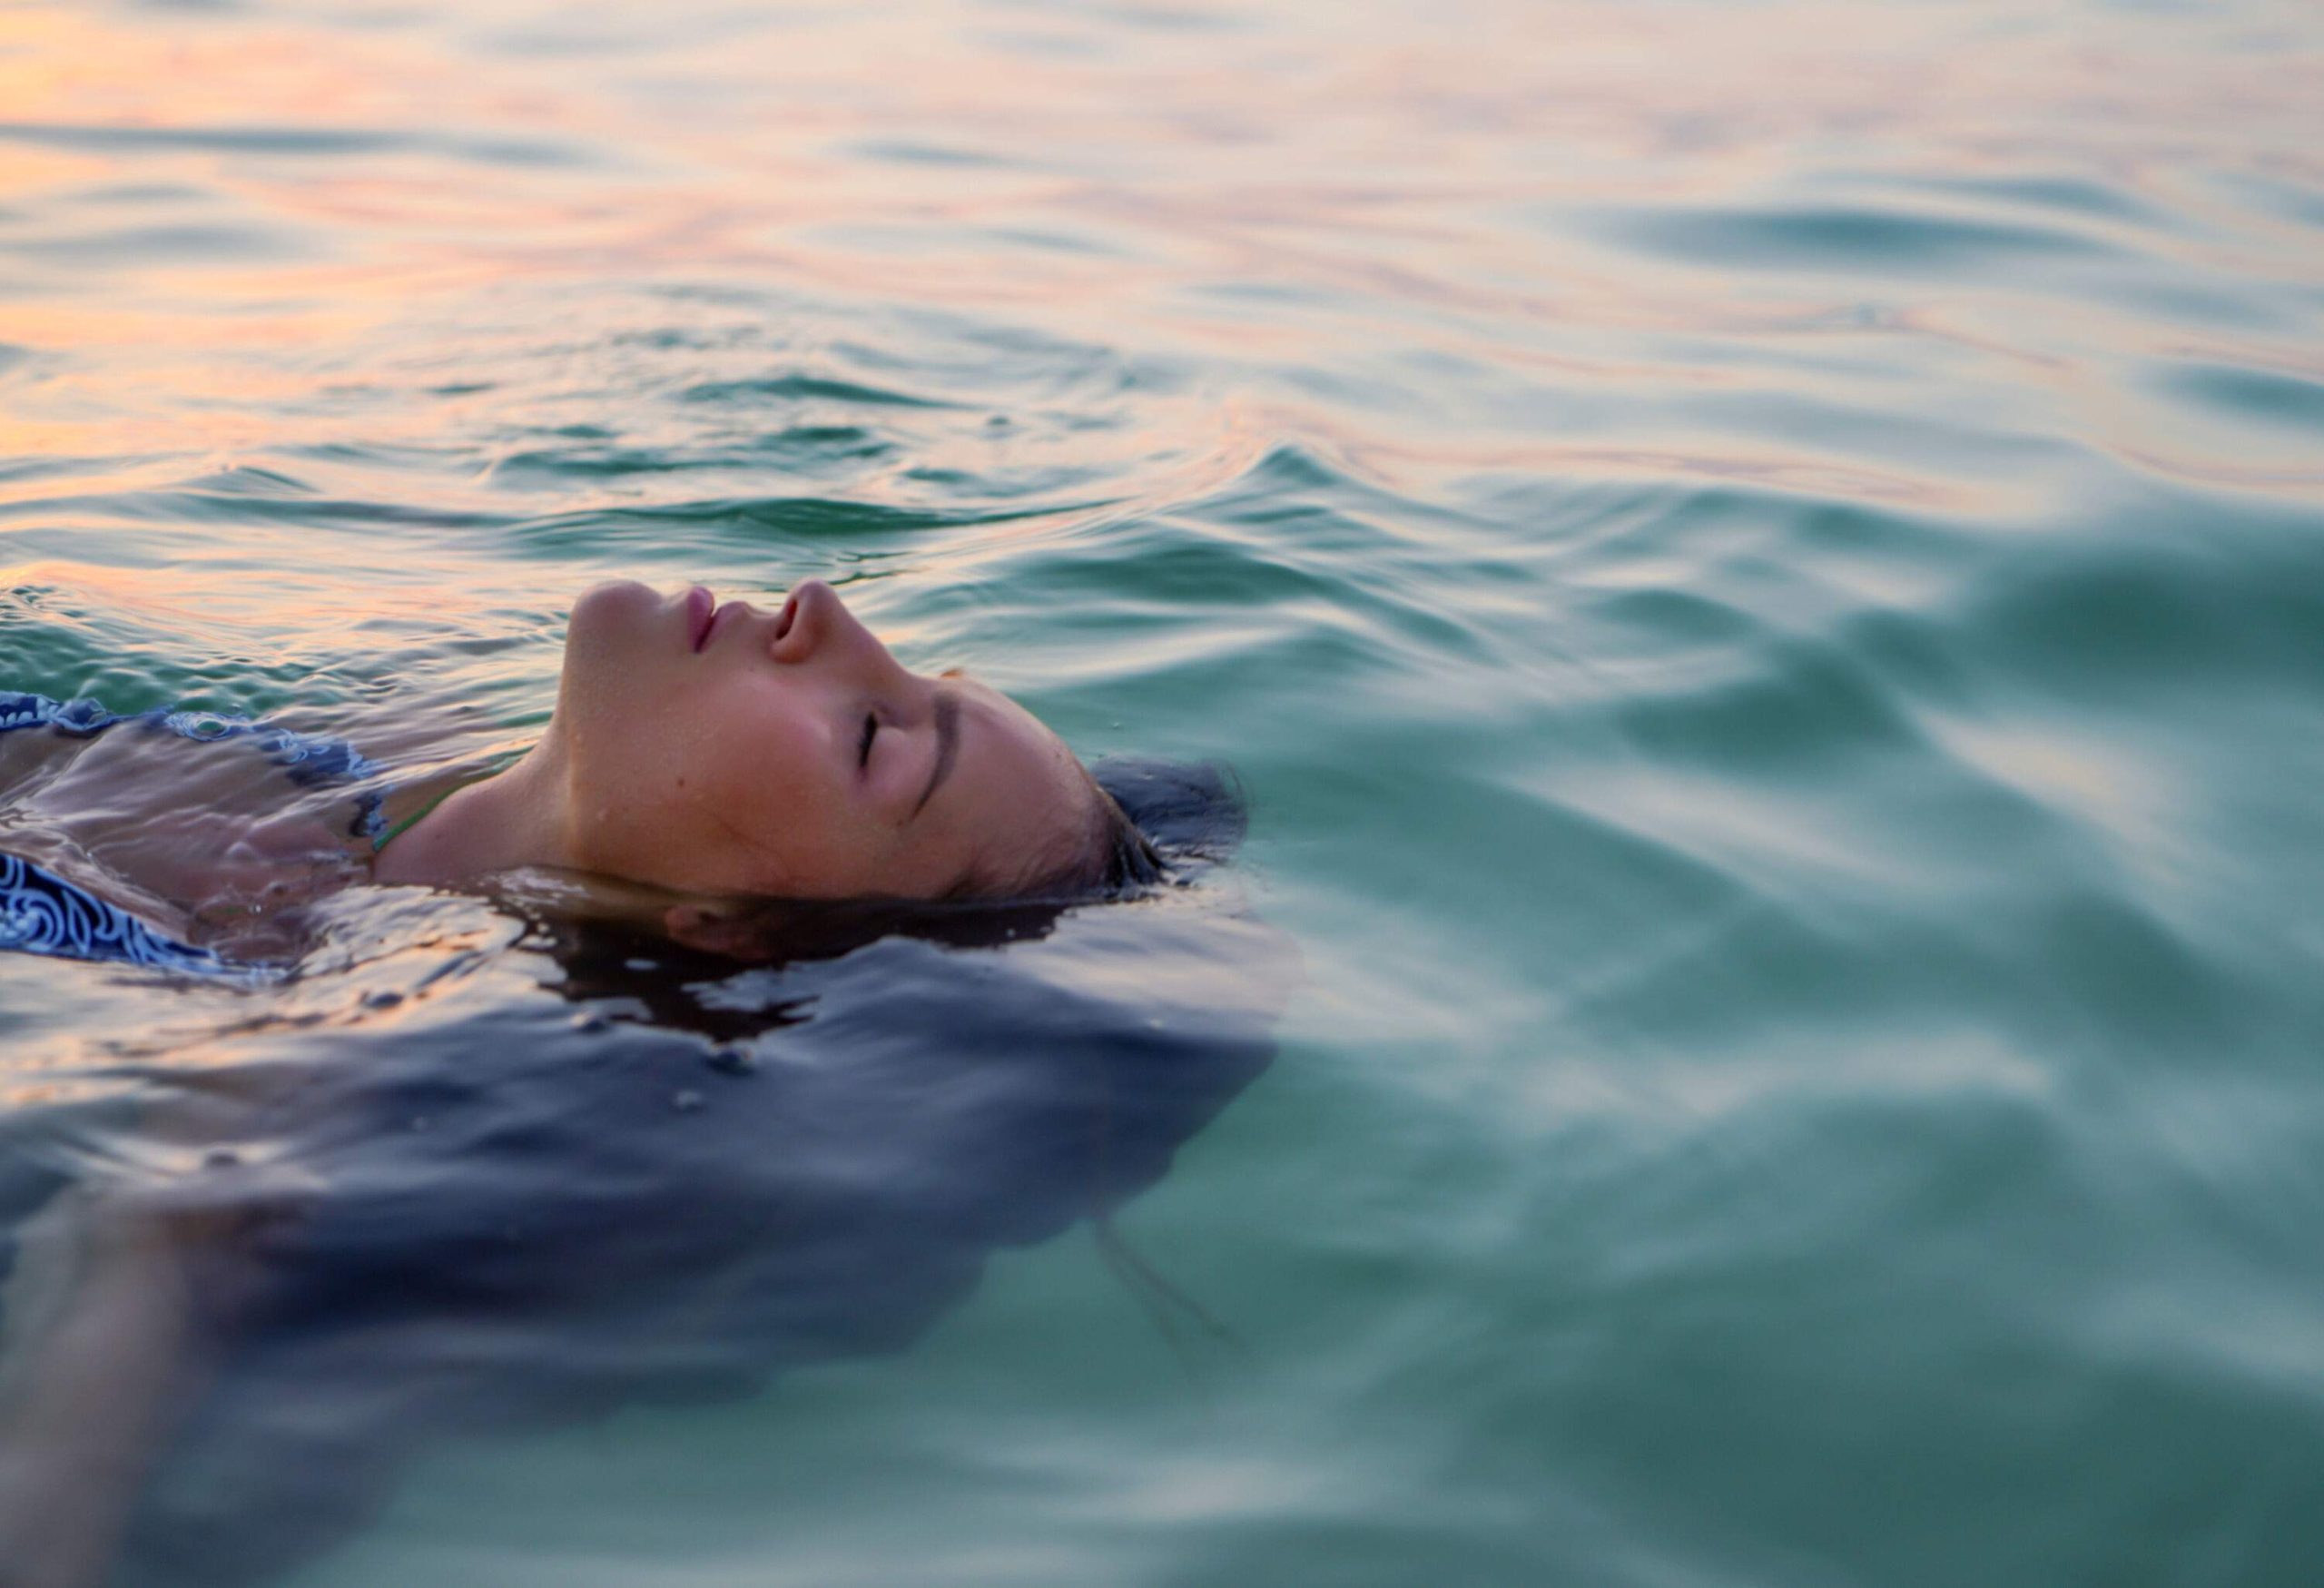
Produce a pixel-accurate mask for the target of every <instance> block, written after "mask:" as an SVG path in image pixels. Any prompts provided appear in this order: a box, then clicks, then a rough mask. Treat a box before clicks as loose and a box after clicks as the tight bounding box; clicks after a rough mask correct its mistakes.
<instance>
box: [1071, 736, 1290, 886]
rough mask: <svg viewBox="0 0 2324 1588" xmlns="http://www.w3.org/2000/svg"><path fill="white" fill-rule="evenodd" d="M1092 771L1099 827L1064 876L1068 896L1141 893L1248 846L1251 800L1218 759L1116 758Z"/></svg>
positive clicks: (1092, 767)
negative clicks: (1083, 851) (1086, 893)
mask: <svg viewBox="0 0 2324 1588" xmlns="http://www.w3.org/2000/svg"><path fill="white" fill-rule="evenodd" d="M1087 771H1088V775H1089V784H1090V789H1091V792H1092V793H1094V794H1096V795H1097V813H1096V815H1095V817H1094V821H1095V824H1096V827H1095V833H1094V837H1093V841H1092V843H1091V844H1090V848H1089V850H1088V852H1087V853H1086V855H1085V857H1084V859H1083V860H1082V862H1081V863H1079V864H1078V866H1077V867H1076V868H1075V869H1074V870H1073V871H1072V872H1071V873H1068V875H1067V876H1066V877H1064V878H1061V879H1059V881H1060V882H1061V883H1064V884H1065V887H1066V891H1067V892H1084V891H1086V892H1088V893H1099V894H1105V895H1108V896H1119V895H1121V894H1125V893H1136V892H1137V891H1138V890H1139V889H1142V888H1149V887H1152V886H1154V885H1155V884H1156V883H1160V882H1162V881H1164V880H1165V879H1168V878H1182V877H1183V875H1184V874H1185V873H1188V872H1190V871H1193V870H1196V869H1199V868H1200V867H1202V866H1205V865H1208V864H1212V863H1216V862H1218V861H1222V860H1224V859H1226V857H1227V856H1228V855H1229V854H1231V853H1234V852H1235V849H1236V846H1237V845H1239V844H1240V843H1242V842H1243V834H1244V832H1245V831H1246V828H1247V826H1248V824H1249V802H1248V801H1247V800H1246V798H1245V797H1244V794H1243V788H1242V784H1240V782H1238V781H1237V780H1236V776H1235V774H1233V773H1232V772H1230V771H1228V770H1227V769H1226V767H1224V766H1221V765H1219V764H1216V763H1215V762H1207V761H1194V762H1187V761H1157V760H1149V759H1147V758H1145V757H1143V756H1136V757H1133V756H1111V757H1108V759H1106V760H1103V761H1099V762H1097V763H1096V764H1093V765H1091V766H1089V767H1088V768H1087Z"/></svg>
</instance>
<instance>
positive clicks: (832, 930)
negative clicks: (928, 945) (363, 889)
mask: <svg viewBox="0 0 2324 1588" xmlns="http://www.w3.org/2000/svg"><path fill="white" fill-rule="evenodd" d="M1087 770H1088V774H1089V780H1090V783H1091V784H1092V785H1093V788H1092V794H1093V799H1092V802H1091V803H1092V806H1093V810H1092V814H1091V817H1090V826H1089V828H1088V838H1087V841H1086V843H1085V844H1084V845H1083V847H1081V848H1080V849H1079V850H1078V852H1077V853H1075V854H1074V855H1073V856H1072V858H1071V859H1070V861H1069V862H1068V863H1067V864H1066V865H1065V866H1063V867H1061V868H1058V869H1055V870H1052V871H1050V872H1048V873H1038V874H1036V875H1034V876H1033V877H1030V878H1029V879H1028V880H1027V881H1026V882H1025V883H1022V884H1021V885H1019V887H1018V888H1017V889H1016V890H1015V891H1014V892H1013V893H1009V894H1006V895H1002V896H999V897H996V896H994V895H993V894H991V893H974V894H969V893H964V894H962V895H960V896H956V897H953V898H949V899H931V900H911V899H837V900H812V899H763V900H757V901H735V902H734V907H732V908H729V909H723V910H721V911H720V912H717V914H716V916H715V918H714V919H713V920H708V921H705V922H700V923H697V924H696V926H695V927H694V928H693V929H692V931H691V932H690V936H691V939H692V940H693V942H694V943H695V945H696V946H697V947H698V949H699V950H700V952H702V953H703V954H704V956H705V959H704V965H705V966H708V965H711V964H714V963H715V962H732V961H734V960H743V961H746V962H754V963H762V964H763V963H770V962H776V963H789V962H801V961H808V960H822V959H830V958H833V957H835V956H837V955H840V954H844V953H847V952H851V951H852V950H854V949H856V948H860V947H862V946H863V945H864V944H866V943H870V942H877V941H878V940H880V939H881V938H884V937H895V936H901V937H910V938H919V939H922V940H924V941H928V942H940V943H945V944H948V945H950V946H953V947H959V948H975V947H991V946H995V945H998V944H1000V943H1003V942H1013V941H1016V940H1018V939H1021V938H1027V937H1039V936H1042V935H1045V934H1046V933H1047V932H1049V931H1050V930H1051V929H1052V928H1053V927H1054V925H1055V924H1056V922H1057V921H1058V919H1059V916H1060V915H1062V914H1063V913H1064V912H1067V911H1068V910H1070V909H1072V908H1074V907H1075V906H1077V905H1080V904H1086V903H1098V902H1106V901H1108V900H1120V899H1130V898H1136V897H1137V896H1138V895H1139V894H1141V893H1147V892H1149V891H1151V890H1153V889H1156V888H1158V887H1163V886H1166V885H1167V886H1171V887H1183V886H1188V885H1191V884H1192V883H1195V882H1196V881H1197V880H1198V879H1199V878H1200V877H1201V875H1202V874H1203V873H1205V872H1206V871H1208V870H1209V869H1210V868H1212V867H1213V866H1215V865H1217V864H1219V863H1222V862H1224V861H1225V860H1226V858H1227V857H1228V856H1230V855H1231V854H1233V853H1234V852H1235V850H1236V847H1237V846H1238V845H1240V844H1241V843H1242V841H1243V834H1244V832H1245V830H1246V826H1247V824H1248V816H1247V811H1248V806H1247V804H1246V800H1245V798H1244V794H1243V787H1242V784H1241V783H1240V782H1239V781H1238V780H1237V779H1236V776H1235V774H1233V773H1232V772H1230V771H1228V770H1227V769H1226V767H1224V766H1220V765H1218V764H1215V763H1209V762H1186V761H1160V760H1151V759H1147V758H1145V757H1131V756H1110V757H1108V758H1107V759H1105V760H1102V761H1098V762H1096V763H1094V764H1091V765H1090V766H1089V767H1088V769H1087ZM504 897H505V896H504ZM506 902H509V903H511V904H513V905H514V906H515V907H516V908H517V909H519V910H521V911H524V912H526V913H527V914H528V915H536V916H538V917H539V919H540V921H541V923H542V925H543V928H544V930H549V929H551V928H552V927H553V926H554V922H553V921H552V920H551V917H552V916H553V915H554V913H555V912H552V911H545V910H539V909H537V908H536V907H533V906H528V905H527V903H526V902H525V901H524V900H522V899H517V898H507V899H506ZM653 914H654V917H655V921H656V922H657V923H658V922H659V920H660V911H659V909H658V908H657V909H656V910H655V912H653ZM610 924H611V923H600V924H599V927H598V928H597V929H596V936H597V937H599V938H601V939H602V940H603V942H604V943H606V944H610V945H612V946H611V947H610V948H607V949H606V951H605V953H603V954H599V955H597V956H596V957H597V958H605V957H606V956H607V955H610V959H611V961H612V962H615V963H619V962H625V961H626V960H628V959H634V958H637V957H639V956H644V957H646V958H649V959H652V958H661V959H667V958H668V951H669V948H670V945H669V942H668V940H667V939H666V937H665V936H664V935H663V933H662V932H661V930H660V928H659V926H658V924H657V925H656V926H655V927H654V928H652V929H647V930H645V931H643V932H641V933H640V934H639V935H638V936H637V937H636V938H635V941H632V940H631V939H627V938H622V937H620V936H619V935H618V932H609V931H608V928H609V927H610ZM657 942H658V943H659V945H660V946H659V947H658V948H656V947H655V946H654V945H655V943H657ZM576 952H577V951H576ZM698 968H700V967H698ZM704 973H707V972H706V971H705V972H704ZM680 980H683V978H680Z"/></svg>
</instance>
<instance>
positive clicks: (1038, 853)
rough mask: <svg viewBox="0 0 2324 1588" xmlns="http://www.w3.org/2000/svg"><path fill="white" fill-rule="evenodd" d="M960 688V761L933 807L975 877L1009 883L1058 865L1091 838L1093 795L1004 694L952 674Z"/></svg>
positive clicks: (1049, 736) (1036, 722)
mask: <svg viewBox="0 0 2324 1588" xmlns="http://www.w3.org/2000/svg"><path fill="white" fill-rule="evenodd" d="M947 677H948V679H949V680H950V684H951V686H953V687H955V688H957V689H958V690H959V691H960V721H959V733H960V748H959V752H958V755H959V761H958V764H956V765H955V766H954V768H953V772H952V775H951V776H950V778H949V779H947V780H946V783H945V786H944V787H943V789H942V790H940V792H939V793H938V794H937V795H936V797H935V798H934V799H933V800H932V801H931V802H930V805H929V810H930V812H931V814H937V813H939V812H940V813H941V815H942V819H943V822H944V825H945V827H946V828H947V829H948V830H949V831H950V832H951V833H953V834H954V835H955V837H956V839H957V841H958V842H959V843H960V844H961V845H962V848H963V851H964V860H965V861H966V866H965V868H964V869H965V871H966V873H967V874H968V875H969V876H970V877H972V878H984V879H994V880H1008V879H1014V878H1018V877H1022V876H1027V875H1029V874H1032V873H1036V872H1038V871H1041V870H1045V869H1047V868H1048V867H1049V866H1050V865H1052V864H1054V863H1057V862H1058V861H1059V859H1061V858H1062V857H1063V855H1064V854H1065V853H1068V852H1069V851H1070V849H1071V848H1072V846H1073V845H1075V844H1076V843H1081V842H1082V841H1083V840H1084V839H1085V838H1086V835H1087V833H1088V822H1089V819H1090V810H1091V795H1090V792H1089V783H1088V774H1085V773H1084V772H1083V771H1082V770H1081V764H1080V763H1079V762H1078V761H1077V760H1075V759H1074V756H1073V752H1072V751H1070V750H1068V749H1067V748H1066V746H1065V744H1064V742H1063V741H1062V740H1060V739H1059V737H1058V736H1057V735H1055V734H1053V733H1051V732H1050V731H1049V729H1048V727H1046V726H1045V725H1043V724H1042V723H1041V721H1040V719H1039V718H1038V717H1036V716H1034V715H1032V714H1031V713H1030V712H1029V711H1027V710H1026V709H1025V708H1024V707H1023V706H1021V705H1018V704H1017V703H1016V702H1015V701H1013V700H1011V699H1009V697H1008V696H1007V695H1002V694H1001V693H1000V691H998V690H996V689H993V688H991V687H990V686H986V685H984V684H981V683H979V682H977V681H975V680H973V679H970V678H967V677H965V676H960V675H958V674H948V675H947Z"/></svg>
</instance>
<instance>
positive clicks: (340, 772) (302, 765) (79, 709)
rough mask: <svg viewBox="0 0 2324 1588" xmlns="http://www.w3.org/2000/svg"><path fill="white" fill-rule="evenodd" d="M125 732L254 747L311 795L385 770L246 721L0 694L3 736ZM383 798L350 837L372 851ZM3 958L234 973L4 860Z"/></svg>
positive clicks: (371, 802)
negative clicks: (132, 726) (47, 957)
mask: <svg viewBox="0 0 2324 1588" xmlns="http://www.w3.org/2000/svg"><path fill="white" fill-rule="evenodd" d="M123 723H143V724H145V725H149V726H152V727H156V728H160V729H162V730H163V731H164V732H167V733H172V734H175V735H177V736H178V737H180V738H182V739H191V740H194V741H196V742H205V743H206V742H208V741H210V740H213V739H237V738H249V739H251V740H253V741H254V743H255V745H256V747H257V748H258V749H259V750H260V751H261V753H262V754H263V755H265V756H266V758H267V759H268V760H269V761H271V762H272V763H273V764H275V765H277V766H280V767H281V768H282V769H283V770H284V771H285V773H287V774H288V775H289V776H290V778H291V781H292V782H293V783H296V784H300V785H301V786H304V787H310V788H311V787H320V786H324V785H328V784H341V783H358V782H364V781H368V780H370V779H373V778H376V777H378V776H379V774H381V773H382V772H383V771H384V770H385V768H383V767H381V766H380V765H379V764H378V763H376V762H374V761H371V760H369V759H368V758H366V757H365V756H364V755H362V754H361V753H360V752H359V751H358V750H357V749H356V748H355V747H354V746H353V745H350V744H348V743H347V742H346V741H345V740H343V739H329V738H321V737H318V736H313V735H306V734H294V733H292V732H291V731H290V730H289V729H287V728H279V727H274V726H272V725H269V724H266V723H262V722H258V721H254V720H253V719H251V718H249V717H238V716H222V715H219V714H218V713H216V712H208V711H172V710H169V709H167V708H160V709H156V710H153V711H147V712H140V713H137V714H135V715H129V716H123V715H119V714H117V713H114V712H111V711H107V710H106V709H105V708H104V706H103V705H100V704H99V703H98V702H96V701H94V700H69V701H61V702H60V701H55V700H52V699H50V698H49V697H48V696H47V695H24V694H19V693H16V692H15V691H13V690H0V733H10V732H15V731H18V730H24V729H34V728H46V729H49V730H50V731H52V732H54V733H58V734H64V735H68V736H70V737H73V738H80V739H86V738H94V736H95V735H98V734H101V733H103V732H104V731H105V730H106V729H108V728H111V727H115V726H118V725H121V724H123ZM383 797H384V796H383V795H382V794H381V793H380V792H379V790H378V789H376V788H374V789H369V790H366V791H365V792H364V793H363V794H361V795H359V797H358V800H357V814H356V817H355V821H354V823H353V824H352V826H351V827H350V833H351V835H353V836H356V837H363V838H369V839H370V840H371V841H372V842H373V843H378V842H379V839H380V838H381V837H382V835H383V834H384V833H386V831H387V824H386V819H385V817H384V815H383V814H382V812H381V808H380V807H381V801H382V799H383ZM5 949H14V950H15V951H16V952H20V953H29V954H52V955H55V956H57V957H59V958H63V959H73V960H112V961H118V962H123V963H125V964H132V965H148V966H153V967H155V968H157V969H162V970H169V971H183V972H199V973H208V974H216V973H221V972H236V971H237V967H235V966H232V965H230V964H228V963H227V962H225V961H224V960H222V959H220V958H219V957H218V956H217V955H216V954H214V953H212V952H210V951H209V950H208V949H202V948H196V947H194V946H193V945H192V944H191V943H182V942H177V941H176V940H175V939H173V938H170V937H167V936H164V935H163V934H162V933H161V932H156V931H154V930H153V928H152V927H150V926H148V925H147V924H145V922H143V921H140V920H139V919H137V917H136V916H134V915H132V914H131V913H130V912H128V911H126V910H123V909H122V908H121V907H120V906H118V905H115V904H108V903H106V902H104V901H103V899H100V898H98V897H96V895H94V893H89V892H88V891H87V890H85V889H84V888H79V887H76V886H74V884H73V883H68V882H66V881H65V880H64V878H62V877H60V876H58V875H56V874H55V873H54V872H50V871H47V870H44V868H42V867H40V866H37V865H34V863H32V862H30V861H28V860H25V859H23V858H22V857H20V856H17V855H13V854H8V853H0V950H5Z"/></svg>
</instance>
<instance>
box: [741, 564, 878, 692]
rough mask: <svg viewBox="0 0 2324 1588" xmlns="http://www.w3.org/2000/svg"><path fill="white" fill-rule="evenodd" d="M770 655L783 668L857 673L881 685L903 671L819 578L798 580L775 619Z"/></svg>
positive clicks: (837, 593)
mask: <svg viewBox="0 0 2324 1588" xmlns="http://www.w3.org/2000/svg"><path fill="white" fill-rule="evenodd" d="M769 654H771V655H772V656H773V657H774V659H775V660H776V661H778V662H781V663H783V664H784V665H786V666H802V665H804V664H806V663H809V662H812V663H814V664H815V665H816V666H822V667H832V668H835V669H854V670H861V671H862V672H863V673H865V674H867V675H873V676H880V677H881V680H882V681H885V680H886V678H888V677H892V676H898V675H902V674H903V667H902V666H901V664H900V663H899V662H898V661H897V660H896V659H895V657H894V656H891V655H889V653H888V647H887V646H883V645H881V643H880V637H879V636H877V635H875V634H873V633H872V631H871V630H870V629H868V628H866V627H864V626H863V625H862V623H861V622H859V621H858V620H857V618H856V616H855V614H854V613H852V612H850V611H849V610H848V609H847V603H846V602H844V601H842V600H841V599H840V598H839V592H838V591H836V590H834V589H832V587H830V586H829V585H827V584H825V583H823V581H822V580H821V579H805V580H802V581H801V582H800V584H799V586H798V587H797V588H796V589H793V591H792V592H791V598H790V599H789V600H787V601H785V602H784V603H783V610H782V611H781V612H780V613H778V614H777V615H776V616H775V620H774V639H773V643H772V645H771V646H770V647H769Z"/></svg>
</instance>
